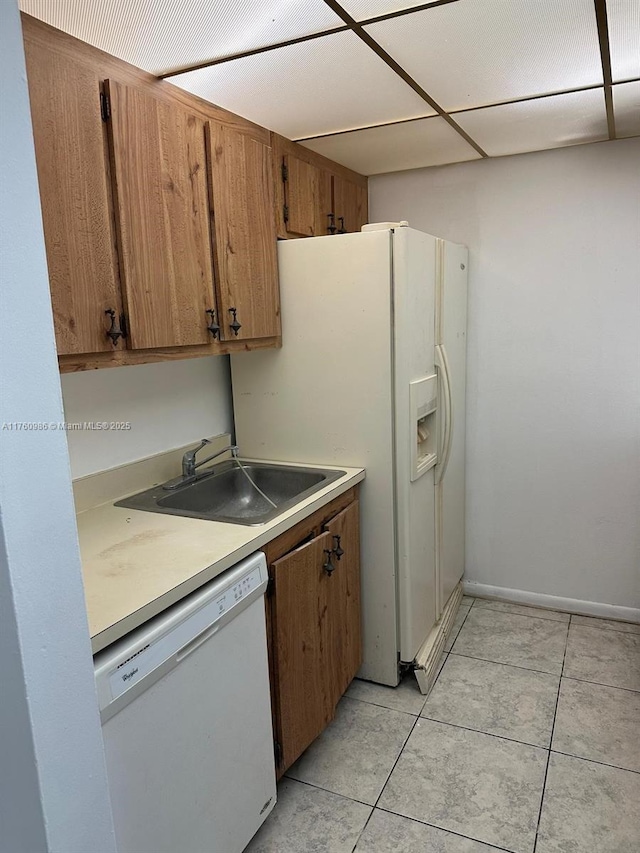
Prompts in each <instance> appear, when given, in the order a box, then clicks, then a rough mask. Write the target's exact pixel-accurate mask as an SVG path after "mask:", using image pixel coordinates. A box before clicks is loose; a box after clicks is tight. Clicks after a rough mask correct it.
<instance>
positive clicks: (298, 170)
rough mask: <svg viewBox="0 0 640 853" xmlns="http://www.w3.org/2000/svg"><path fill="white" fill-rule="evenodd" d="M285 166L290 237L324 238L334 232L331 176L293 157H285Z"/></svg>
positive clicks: (285, 191) (287, 217)
mask: <svg viewBox="0 0 640 853" xmlns="http://www.w3.org/2000/svg"><path fill="white" fill-rule="evenodd" d="M282 166H283V179H284V206H285V210H284V224H285V228H286V231H287V234H290V235H292V236H297V237H321V236H322V235H324V234H329V233H331V232H330V231H329V226H330V225H331V219H330V217H331V214H332V213H333V209H332V206H331V173H330V172H328V171H326V170H325V169H321V168H320V167H319V166H314V165H313V164H312V163H307V162H306V161H305V160H302V159H301V158H299V157H294V156H293V154H285V155H284V159H283V164H282Z"/></svg>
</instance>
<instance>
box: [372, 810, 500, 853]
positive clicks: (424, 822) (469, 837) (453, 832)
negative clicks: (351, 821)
mask: <svg viewBox="0 0 640 853" xmlns="http://www.w3.org/2000/svg"><path fill="white" fill-rule="evenodd" d="M376 809H378V811H380V812H386V813H387V814H392V815H395V816H396V817H403V818H405V820H412V821H414V823H420V824H422V826H430V827H431V828H432V829H439V830H440V832H446V833H449V835H455V836H456V838H464V839H466V840H467V841H477V842H478V844H485V845H486V846H488V847H489V849H490V850H500V851H502V853H515V851H514V850H509V848H508V847H500V846H499V845H496V844H492V843H491V842H489V841H481V840H480V839H479V838H476V837H475V836H473V835H464V834H463V833H462V832H456V830H454V829H445V828H444V827H443V826H438V824H437V823H429V821H428V820H422V819H421V818H419V817H409V816H408V815H406V814H400V812H394V811H392V810H391V809H386V808H385V807H384V806H374V811H375V810H376Z"/></svg>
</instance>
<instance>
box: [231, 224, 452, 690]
mask: <svg viewBox="0 0 640 853" xmlns="http://www.w3.org/2000/svg"><path fill="white" fill-rule="evenodd" d="M467 260H468V257H467V249H466V248H465V247H464V246H460V245H457V244H454V243H450V242H447V241H444V240H441V239H438V238H437V237H432V236H430V235H429V234H424V233H422V232H420V231H416V230H414V229H412V228H409V227H408V226H407V225H406V223H382V224H380V225H368V226H365V227H364V228H363V231H362V232H360V233H356V234H343V235H334V236H326V237H314V238H306V239H300V240H288V241H283V242H280V243H279V244H278V262H279V269H280V297H281V305H282V330H283V331H282V335H283V346H282V349H281V350H263V351H256V352H251V353H241V354H236V355H232V356H231V370H232V384H233V400H234V413H235V425H236V441H237V443H238V445H239V447H240V450H241V453H242V455H243V456H246V457H252V458H268V459H274V460H281V461H294V462H309V463H317V464H332V465H348V466H361V467H364V468H366V479H365V481H364V483H363V484H362V487H361V502H360V505H361V584H362V614H363V615H362V621H363V624H362V629H363V647H364V660H363V664H362V668H361V670H360V672H359V676H360V677H361V678H364V679H368V680H371V681H376V682H379V683H381V684H388V685H396V684H397V683H398V681H399V677H400V672H401V670H402V668H403V667H404V666H406V665H412V666H413V667H414V668H415V670H416V675H417V677H418V681H419V683H420V686H421V688H422V689H423V690H424V691H425V692H426V691H427V690H428V688H429V686H430V683H431V681H432V679H433V677H434V675H435V671H436V668H437V665H438V660H439V658H440V653H441V651H442V649H443V647H444V644H445V639H446V635H447V633H448V631H449V628H450V626H451V624H452V622H453V619H454V617H455V611H456V610H457V607H458V605H459V602H460V599H461V597H462V591H461V584H460V579H461V577H462V574H463V571H464V456H465V359H466V306H467Z"/></svg>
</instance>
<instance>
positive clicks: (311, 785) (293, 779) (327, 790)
mask: <svg viewBox="0 0 640 853" xmlns="http://www.w3.org/2000/svg"><path fill="white" fill-rule="evenodd" d="M282 779H289V780H290V781H291V782H299V783H300V784H301V785H306V786H307V787H309V788H314V789H315V790H316V791H324V793H325V794H332V795H333V796H334V797H342V799H343V800H349V802H351V803H359V805H361V806H366V807H367V808H368V809H371V810H373V809H374V808H375V806H372V805H371V803H365V802H364V801H363V800H357V799H356V798H355V797H350V796H349V795H348V794H339V793H338V792H337V791H332V790H331V788H323V787H322V785H315V784H314V783H313V782H307V781H306V780H305V779H296V777H295V776H288V775H287V773H285V774H284V775H283V776H282V777H281V780H282ZM281 780H280V781H281ZM276 805H277V804H276Z"/></svg>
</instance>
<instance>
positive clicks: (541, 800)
mask: <svg viewBox="0 0 640 853" xmlns="http://www.w3.org/2000/svg"><path fill="white" fill-rule="evenodd" d="M565 624H566V625H567V635H566V637H565V639H564V653H563V655H562V666H561V668H560V680H559V681H558V694H557V696H556V707H555V709H554V712H553V723H552V724H551V738H550V740H549V749H548V751H547V766H546V767H545V769H544V780H543V782H542V796H541V797H540V808H539V810H538V821H537V823H536V834H535V839H534V842H533V853H536V849H537V847H538V838H539V835H540V821H541V820H542V809H543V806H544V795H545V794H546V792H547V778H548V776H549V765H550V763H551V747H552V746H553V734H554V732H555V728H556V718H557V716H558V705H559V704H560V688H561V687H562V674H563V673H564V662H565V660H566V657H567V647H568V645H569V628H570V627H571V615H569V622H568V623H565Z"/></svg>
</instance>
